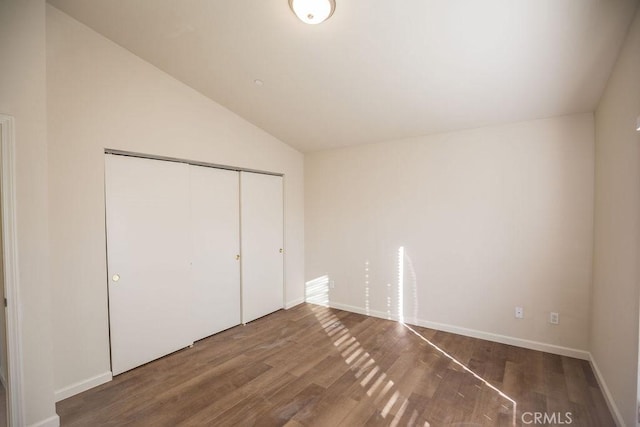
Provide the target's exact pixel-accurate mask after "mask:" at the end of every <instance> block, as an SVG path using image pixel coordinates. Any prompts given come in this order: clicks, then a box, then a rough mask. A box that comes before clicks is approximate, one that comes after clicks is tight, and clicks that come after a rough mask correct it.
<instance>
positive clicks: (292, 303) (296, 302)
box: [284, 298, 304, 310]
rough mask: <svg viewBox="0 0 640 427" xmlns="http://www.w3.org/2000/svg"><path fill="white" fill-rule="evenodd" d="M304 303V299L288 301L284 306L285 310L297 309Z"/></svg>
mask: <svg viewBox="0 0 640 427" xmlns="http://www.w3.org/2000/svg"><path fill="white" fill-rule="evenodd" d="M303 302H304V298H298V299H294V300H292V301H287V302H286V303H285V305H284V309H285V310H289V309H290V308H293V307H295V306H296V305H300V304H302V303H303Z"/></svg>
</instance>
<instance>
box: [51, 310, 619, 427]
mask: <svg viewBox="0 0 640 427" xmlns="http://www.w3.org/2000/svg"><path fill="white" fill-rule="evenodd" d="M57 411H58V414H59V415H60V418H61V421H62V425H63V426H103V425H105V426H178V425H181V426H251V425H257V426H272V425H274V426H275V425H287V426H290V427H295V426H338V425H343V426H360V425H371V426H377V425H384V426H387V425H392V426H394V425H398V426H405V425H420V426H424V425H430V426H432V427H436V426H514V425H518V426H519V425H526V424H528V423H529V421H533V420H534V417H535V416H536V415H535V413H536V412H538V413H546V414H547V415H546V416H547V421H548V422H547V423H546V424H536V425H567V424H569V421H572V424H573V425H575V426H580V427H583V426H585V427H586V426H594V427H605V426H614V425H615V423H614V421H613V419H612V418H611V415H610V413H609V411H608V409H607V405H606V403H605V401H604V398H603V396H602V393H601V391H600V389H599V387H598V384H597V382H596V379H595V377H594V375H593V372H592V370H591V367H590V366H589V363H588V362H586V361H582V360H578V359H573V358H569V357H562V356H557V355H552V354H548V353H542V352H538V351H533V350H526V349H522V348H518V347H513V346H508V345H503V344H497V343H493V342H489V341H483V340H479V339H474V338H468V337H463V336H459V335H454V334H450V333H446V332H438V331H434V330H431V329H425V328H419V327H408V326H404V325H402V324H400V323H397V322H393V321H388V320H382V319H377V318H372V317H367V316H362V315H358V314H354V313H348V312H344V311H340V310H334V309H329V308H325V307H321V306H315V305H310V304H302V305H299V306H297V307H295V308H293V309H291V310H288V311H279V312H276V313H274V314H271V315H269V316H266V317H264V318H262V319H258V320H256V321H255V322H252V323H250V324H248V325H246V326H238V327H235V328H232V329H229V330H227V331H225V332H222V333H220V334H217V335H214V336H212V337H209V338H206V339H204V340H202V341H199V342H197V343H196V344H195V345H194V347H193V348H190V349H185V350H182V351H179V352H177V353H174V354H172V355H169V356H167V357H164V358H162V359H160V360H157V361H155V362H152V363H149V364H147V365H145V366H141V367H139V368H137V369H134V370H132V371H130V372H127V373H124V374H122V375H119V376H117V377H115V378H114V380H113V381H111V382H109V383H107V384H104V385H102V386H99V387H96V388H94V389H92V390H89V391H87V392H84V393H81V394H79V395H76V396H74V397H71V398H69V399H66V400H64V401H61V402H59V403H58V405H57ZM567 413H568V414H567ZM523 415H524V417H525V418H524V421H525V422H526V423H525V424H523V423H522V420H523V419H522V417H523ZM540 416H541V417H542V416H543V415H542V414H541V415H540ZM567 417H568V418H567ZM542 420H543V421H544V418H542ZM532 425H534V424H532Z"/></svg>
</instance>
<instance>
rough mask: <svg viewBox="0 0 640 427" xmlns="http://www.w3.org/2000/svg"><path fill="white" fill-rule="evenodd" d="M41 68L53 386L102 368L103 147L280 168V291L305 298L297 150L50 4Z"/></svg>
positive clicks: (105, 358)
mask: <svg viewBox="0 0 640 427" xmlns="http://www.w3.org/2000/svg"><path fill="white" fill-rule="evenodd" d="M47 78H48V82H47V83H48V84H47V95H48V100H47V102H48V104H47V105H48V112H49V116H48V119H49V154H50V156H49V175H48V177H49V186H50V187H49V213H50V224H51V229H50V239H51V242H50V249H51V281H52V286H53V289H54V297H53V302H54V305H55V306H56V307H61V309H60V310H56V311H55V313H54V317H53V325H54V333H53V337H54V347H55V352H54V362H55V388H56V390H58V391H59V390H62V389H64V388H66V387H69V386H71V385H73V384H75V383H78V382H82V381H86V380H88V379H90V378H92V377H95V376H98V375H101V374H103V373H105V372H107V371H109V370H110V365H109V340H108V329H107V326H108V325H107V323H108V320H107V288H106V253H105V230H104V209H105V206H104V190H103V186H104V154H103V153H104V149H105V148H113V149H120V150H129V151H135V152H142V153H149V154H154V155H163V156H171V157H177V158H183V159H190V160H199V161H204V162H211V163H217V164H224V165H232V166H238V167H244V168H252V169H259V170H266V171H274V172H282V173H284V174H285V199H286V201H285V215H286V219H285V221H286V230H285V244H286V248H287V259H286V272H285V279H286V286H287V289H286V300H287V302H290V303H291V302H295V301H298V300H300V301H301V300H302V298H303V282H304V276H303V267H304V266H303V256H304V253H303V235H304V229H303V221H304V218H303V209H304V206H303V183H302V179H303V157H302V154H300V153H299V152H297V151H296V150H294V149H292V148H290V147H289V146H287V145H285V144H283V143H282V142H280V141H278V140H277V139H275V138H273V137H271V136H270V135H268V134H266V133H265V132H263V131H262V130H260V129H258V128H256V127H255V126H253V125H251V124H249V123H248V122H246V121H245V120H243V119H241V118H240V117H238V116H236V115H235V114H233V113H231V112H229V111H228V110H226V109H224V108H223V107H221V106H220V105H218V104H216V103H215V102H213V101H211V100H210V99H208V98H205V97H204V96H202V95H201V94H199V93H197V92H195V91H194V90H192V89H190V88H188V87H186V86H185V85H184V84H182V83H180V82H178V81H177V80H175V79H173V78H172V77H170V76H168V75H167V74H165V73H163V72H161V71H159V70H158V69H157V68H155V67H153V66H151V65H150V64H148V63H146V62H144V61H142V60H141V59H139V58H138V57H136V56H134V55H132V54H131V53H129V52H128V51H126V50H124V49H122V48H121V47H119V46H117V45H115V44H114V43H113V42H111V41H108V40H107V39H105V38H103V37H102V36H100V35H98V34H97V33H95V32H94V31H92V30H90V29H88V28H87V27H85V26H83V25H81V24H80V23H78V22H77V21H75V20H73V19H71V18H70V17H68V16H67V15H65V14H63V13H62V12H60V11H59V10H57V9H55V8H53V7H51V6H48V8H47Z"/></svg>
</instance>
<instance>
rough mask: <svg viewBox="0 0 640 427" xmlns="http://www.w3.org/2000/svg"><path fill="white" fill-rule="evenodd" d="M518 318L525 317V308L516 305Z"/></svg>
mask: <svg viewBox="0 0 640 427" xmlns="http://www.w3.org/2000/svg"><path fill="white" fill-rule="evenodd" d="M516 319H524V308H522V307H516Z"/></svg>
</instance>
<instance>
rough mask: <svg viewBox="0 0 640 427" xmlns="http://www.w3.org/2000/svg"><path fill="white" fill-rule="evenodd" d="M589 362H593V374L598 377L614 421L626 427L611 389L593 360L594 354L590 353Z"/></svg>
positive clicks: (620, 426) (619, 425)
mask: <svg viewBox="0 0 640 427" xmlns="http://www.w3.org/2000/svg"><path fill="white" fill-rule="evenodd" d="M589 362H591V368H592V369H593V373H594V374H595V376H596V380H597V381H598V385H599V386H600V390H602V394H603V396H604V400H605V401H606V402H607V406H608V407H609V411H611V415H613V420H614V421H615V422H616V425H617V426H618V427H625V426H626V424H625V423H624V418H623V417H622V414H621V413H620V410H619V409H618V406H617V405H616V402H615V400H613V396H612V395H611V391H609V387H607V383H606V382H605V380H604V377H603V376H602V373H601V372H600V369H599V368H598V364H597V363H596V360H595V359H594V358H593V354H591V353H589Z"/></svg>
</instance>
